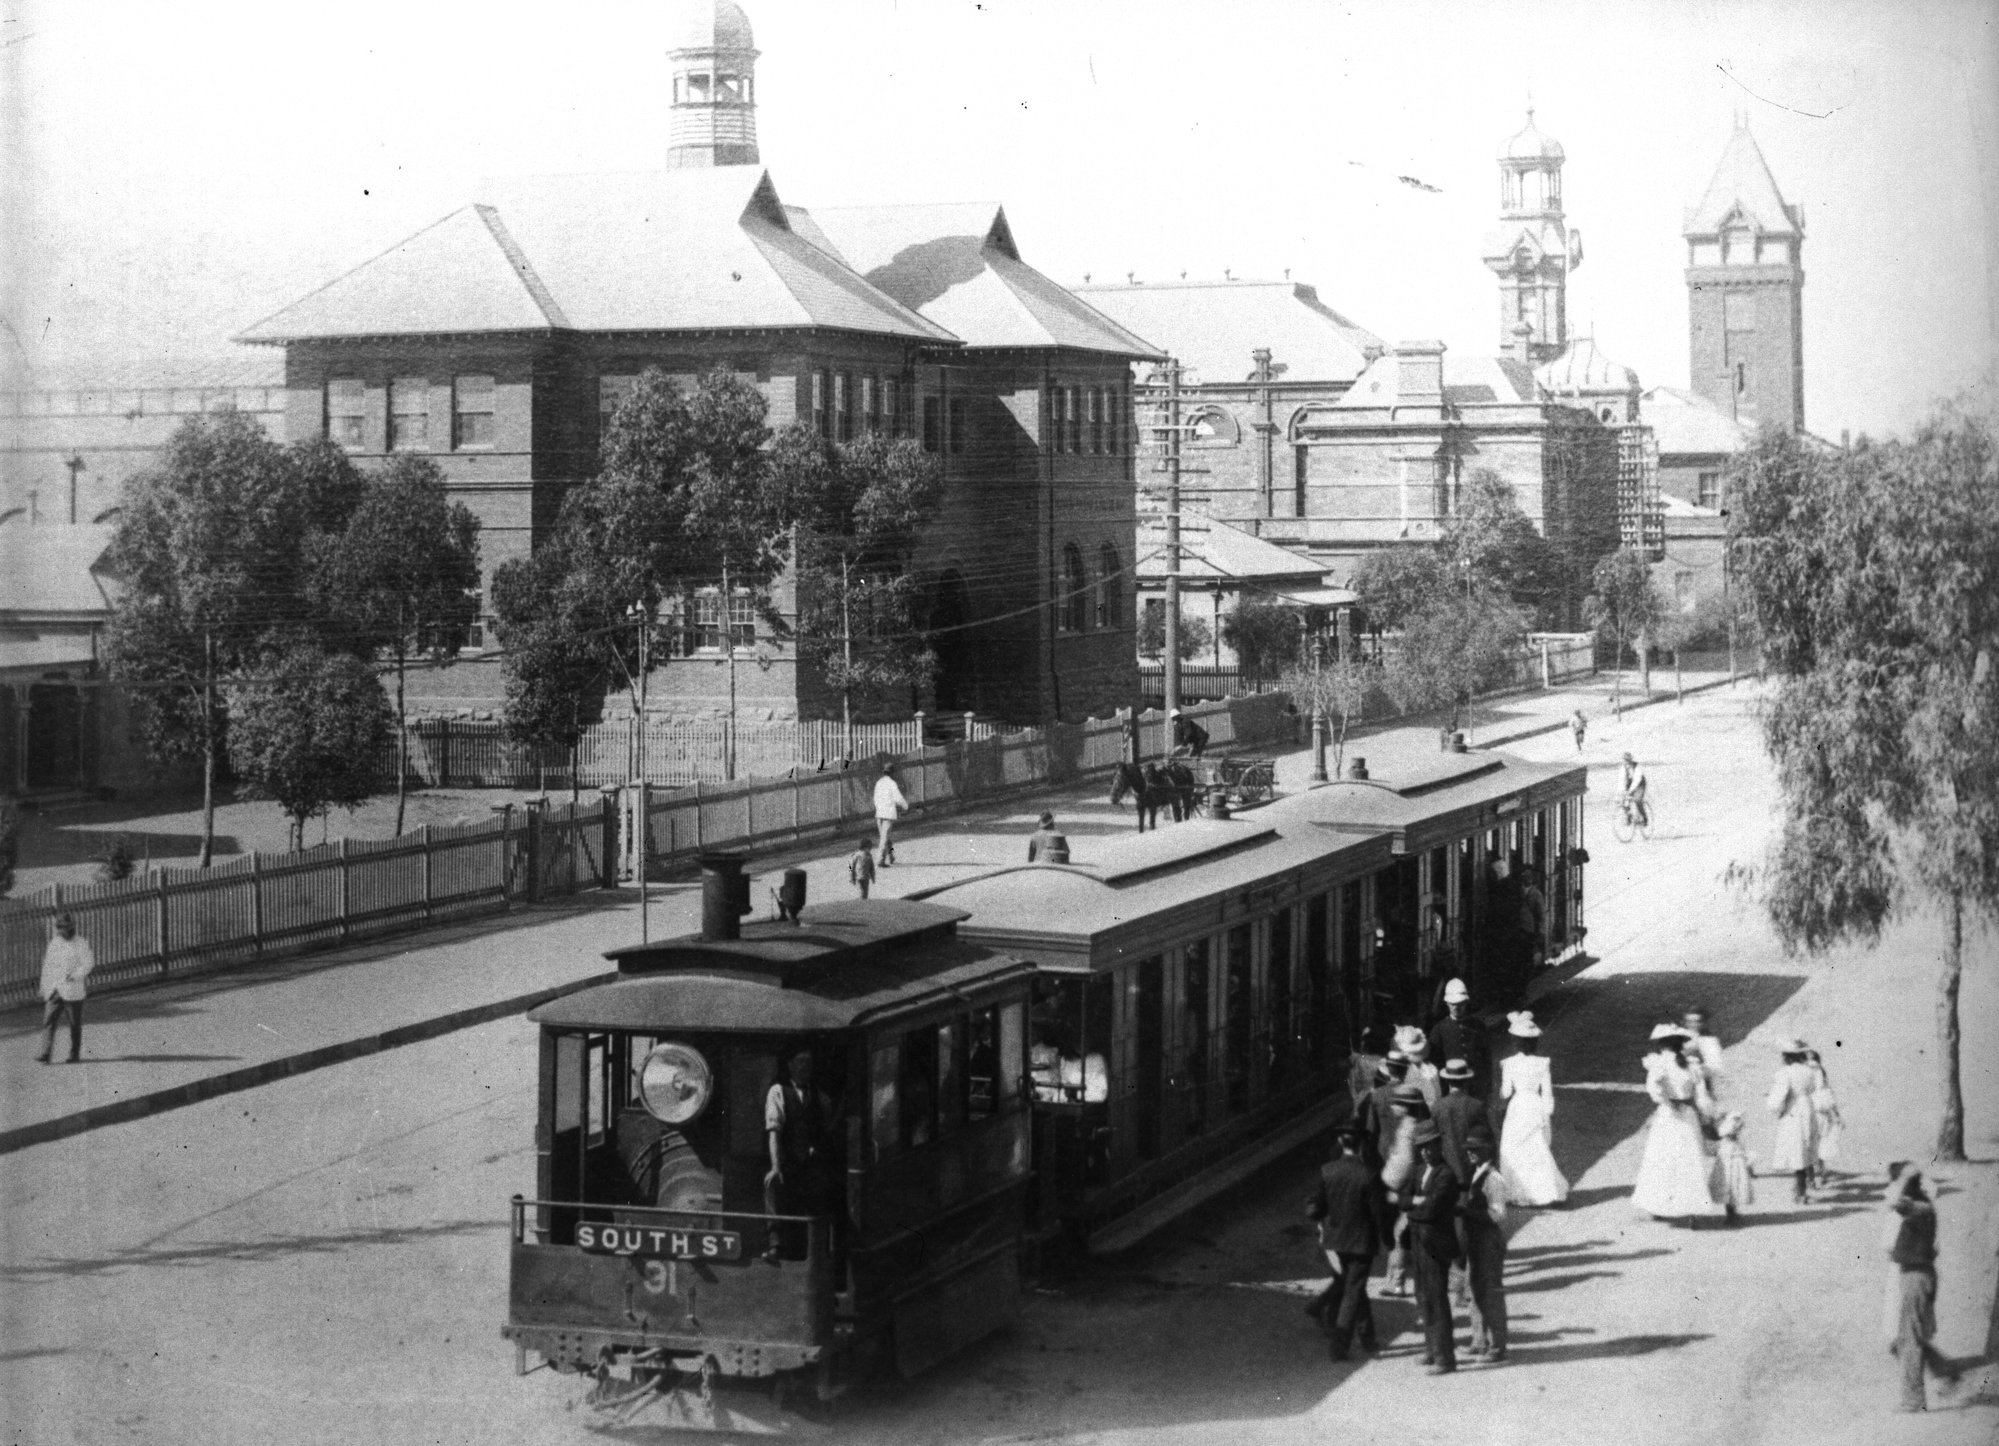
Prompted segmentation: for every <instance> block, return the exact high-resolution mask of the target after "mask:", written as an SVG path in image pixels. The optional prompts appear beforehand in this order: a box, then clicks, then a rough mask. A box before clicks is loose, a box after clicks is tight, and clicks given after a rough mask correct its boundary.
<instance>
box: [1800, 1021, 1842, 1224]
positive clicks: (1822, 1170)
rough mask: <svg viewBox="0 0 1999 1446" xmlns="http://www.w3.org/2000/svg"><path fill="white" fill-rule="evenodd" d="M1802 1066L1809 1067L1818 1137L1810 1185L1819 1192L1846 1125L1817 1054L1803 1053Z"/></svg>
mask: <svg viewBox="0 0 1999 1446" xmlns="http://www.w3.org/2000/svg"><path fill="white" fill-rule="evenodd" d="M1805 1063H1806V1064H1808V1065H1810V1066H1811V1067H1812V1080H1813V1086H1812V1116H1813V1123H1814V1124H1816V1125H1817V1126H1818V1135H1819V1139H1818V1148H1817V1149H1816V1150H1814V1151H1813V1160H1812V1166H1813V1169H1812V1183H1813V1184H1814V1185H1816V1186H1818V1187H1819V1188H1820V1189H1821V1190H1823V1189H1824V1188H1825V1184H1826V1181H1827V1179H1828V1178H1830V1176H1831V1174H1832V1171H1831V1170H1830V1169H1828V1168H1827V1167H1828V1166H1829V1165H1831V1164H1832V1162H1833V1161H1834V1160H1837V1159H1838V1158H1839V1141H1840V1136H1842V1135H1843V1134H1845V1133H1846V1122H1845V1121H1844V1120H1842V1119H1841V1118H1840V1114H1839V1097H1838V1096H1836V1095H1835V1094H1833V1092H1832V1081H1831V1080H1830V1079H1828V1078H1827V1077H1826V1072H1825V1061H1824V1060H1822V1059H1820V1058H1819V1052H1818V1051H1817V1050H1815V1049H1808V1050H1806V1051H1805Z"/></svg>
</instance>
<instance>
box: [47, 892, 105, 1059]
mask: <svg viewBox="0 0 1999 1446" xmlns="http://www.w3.org/2000/svg"><path fill="white" fill-rule="evenodd" d="M96 967H97V956H96V955H95V954H93V953H92V952H91V950H90V941H89V940H88V939H80V938H78V937H77V933H76V919H75V917H74V916H73V915H70V914H61V915H58V916H57V918H56V932H55V937H54V938H52V939H50V940H49V947H48V950H47V951H46V952H45V953H44V954H43V955H42V1052H41V1053H40V1054H38V1055H36V1056H35V1058H36V1059H38V1060H40V1061H41V1062H42V1063H43V1064H47V1063H48V1062H49V1056H50V1055H51V1054H52V1053H54V1051H55V1047H56V1026H57V1025H58V1024H60V1023H61V1022H62V1020H63V1017H64V1016H65V1015H67V1016H68V1017H69V1062H70V1063H71V1064H75V1063H76V1061H77V1059H78V1057H79V1056H81V1055H82V1053H83V996H84V980H86V979H88V978H89V977H90V971H91V970H93V969H95V968H96Z"/></svg>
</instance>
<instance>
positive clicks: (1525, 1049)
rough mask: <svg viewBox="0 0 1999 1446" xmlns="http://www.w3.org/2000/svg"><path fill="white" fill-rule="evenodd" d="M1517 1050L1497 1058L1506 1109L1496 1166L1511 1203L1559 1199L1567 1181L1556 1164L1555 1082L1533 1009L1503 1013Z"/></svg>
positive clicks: (1555, 1201) (1564, 1196) (1556, 1201)
mask: <svg viewBox="0 0 1999 1446" xmlns="http://www.w3.org/2000/svg"><path fill="white" fill-rule="evenodd" d="M1506 1021H1507V1023H1506V1033H1507V1035H1508V1037H1510V1038H1511V1039H1512V1041H1513V1045H1514V1048H1515V1050H1516V1051H1517V1053H1514V1054H1510V1055H1508V1056H1507V1057H1506V1058H1505V1059H1503V1060H1501V1061H1500V1062H1499V1098H1500V1102H1501V1104H1502V1106H1503V1107H1504V1109H1505V1111H1506V1114H1505V1118H1504V1120H1503V1122H1502V1124H1501V1126H1500V1131H1499V1168H1500V1173H1501V1175H1502V1176H1504V1178H1505V1180H1506V1193H1507V1196H1508V1198H1509V1199H1510V1200H1511V1202H1512V1203H1513V1204H1515V1205H1559V1204H1561V1203H1562V1202H1563V1201H1564V1200H1566V1199H1568V1198H1569V1182H1568V1180H1567V1179H1566V1178H1565V1177H1564V1176H1563V1174H1562V1172H1561V1169H1560V1168H1559V1167H1558V1166H1557V1165H1556V1164H1555V1151H1554V1121H1555V1086H1554V1082H1553V1078H1552V1076H1551V1074H1550V1072H1549V1068H1548V1058H1547V1056H1546V1055H1544V1054H1542V1053H1541V1052H1540V1049H1541V1026H1540V1025H1538V1024H1536V1023H1535V1022H1534V1011H1533V1010H1531V1009H1520V1010H1515V1011H1514V1012H1513V1013H1511V1014H1509V1015H1507V1016H1506Z"/></svg>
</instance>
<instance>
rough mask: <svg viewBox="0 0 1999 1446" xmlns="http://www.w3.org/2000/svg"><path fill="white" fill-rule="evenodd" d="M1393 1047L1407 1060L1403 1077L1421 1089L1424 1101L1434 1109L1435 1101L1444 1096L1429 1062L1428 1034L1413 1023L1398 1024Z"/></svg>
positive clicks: (1441, 1083)
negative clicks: (1407, 1067)
mask: <svg viewBox="0 0 1999 1446" xmlns="http://www.w3.org/2000/svg"><path fill="white" fill-rule="evenodd" d="M1395 1047H1396V1048H1397V1049H1398V1050H1400V1051H1401V1052H1402V1057H1403V1058H1404V1059H1406V1060H1408V1061H1409V1071H1408V1074H1407V1075H1406V1076H1405V1078H1406V1079H1407V1080H1408V1081H1409V1083H1411V1084H1413V1085H1415V1086H1416V1087H1417V1088H1418V1089H1420V1090H1422V1091H1423V1101H1424V1103H1425V1104H1427V1105H1428V1106H1429V1107H1430V1108H1431V1109H1433V1110H1434V1109H1436V1107H1437V1101H1438V1100H1440V1099H1442V1098H1443V1097H1444V1086H1443V1082H1442V1081H1441V1080H1439V1079H1438V1078H1437V1067H1436V1066H1435V1065H1434V1064H1431V1063H1430V1060H1431V1058H1432V1055H1431V1053H1430V1036H1429V1035H1427V1034H1425V1033H1423V1031H1422V1030H1421V1029H1418V1028H1417V1027H1416V1026H1415V1025H1413V1024H1400V1025H1397V1026H1396V1027H1395Z"/></svg>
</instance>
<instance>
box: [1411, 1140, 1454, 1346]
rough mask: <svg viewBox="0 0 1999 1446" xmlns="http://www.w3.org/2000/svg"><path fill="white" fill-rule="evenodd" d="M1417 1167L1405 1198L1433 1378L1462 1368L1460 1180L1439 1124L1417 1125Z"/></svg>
mask: <svg viewBox="0 0 1999 1446" xmlns="http://www.w3.org/2000/svg"><path fill="white" fill-rule="evenodd" d="M1416 1152H1417V1159H1418V1163H1417V1166H1416V1171H1415V1173H1414V1174H1413V1175H1412V1176H1411V1178H1410V1184H1409V1187H1408V1189H1407V1190H1406V1191H1405V1192H1404V1194H1403V1197H1402V1198H1403V1212H1404V1213H1405V1214H1406V1215H1407V1216H1408V1217H1409V1229H1410V1234H1411V1237H1412V1239H1411V1248H1410V1254H1411V1255H1413V1256H1414V1257H1415V1261H1416V1313H1417V1314H1418V1315H1419V1316H1420V1317H1421V1318H1422V1321H1423V1357H1422V1359H1423V1364H1424V1366H1426V1367H1427V1368H1428V1374H1430V1375H1432V1376H1443V1375H1448V1374H1450V1373H1451V1372H1452V1371H1455V1370H1456V1369H1457V1368H1458V1349H1457V1338H1456V1335H1455V1332H1454V1331H1453V1329H1452V1322H1451V1294H1450V1285H1449V1279H1450V1269H1451V1262H1452V1261H1453V1260H1455V1259H1457V1256H1458V1199H1459V1196H1460V1195H1461V1194H1462V1193H1463V1191H1462V1188H1461V1187H1460V1186H1459V1184H1458V1177H1457V1176H1456V1175H1454V1174H1452V1173H1451V1167H1450V1166H1449V1165H1446V1164H1445V1163H1444V1137H1443V1134H1442V1132H1441V1131H1439V1130H1438V1129H1437V1126H1436V1122H1435V1121H1433V1120H1425V1121H1424V1122H1423V1123H1422V1124H1420V1125H1418V1126H1417V1127H1416Z"/></svg>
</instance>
